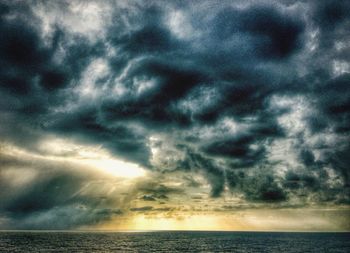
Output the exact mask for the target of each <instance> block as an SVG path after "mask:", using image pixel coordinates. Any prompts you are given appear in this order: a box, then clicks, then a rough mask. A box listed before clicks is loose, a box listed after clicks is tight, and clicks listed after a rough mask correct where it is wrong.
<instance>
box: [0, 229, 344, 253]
mask: <svg viewBox="0 0 350 253" xmlns="http://www.w3.org/2000/svg"><path fill="white" fill-rule="evenodd" d="M0 252H242V253H243V252H244V253H246V252H259V253H263V252H276V253H277V252H278V253H283V252H303V253H307V252H315V253H316V252H317V253H320V252H327V253H329V252H344V253H349V252H350V233H279V232H274V233H270V232H204V231H203V232H180V231H176V232H174V231H172V232H163V231H162V232H12V231H11V232H0Z"/></svg>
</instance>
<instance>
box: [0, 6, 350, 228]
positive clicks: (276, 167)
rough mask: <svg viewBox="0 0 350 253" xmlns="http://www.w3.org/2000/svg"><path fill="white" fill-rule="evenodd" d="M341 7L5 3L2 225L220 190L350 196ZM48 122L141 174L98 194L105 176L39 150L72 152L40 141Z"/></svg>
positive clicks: (127, 208) (271, 200)
mask: <svg viewBox="0 0 350 253" xmlns="http://www.w3.org/2000/svg"><path fill="white" fill-rule="evenodd" d="M349 12H350V4H349V3H348V2H347V1H296V0H295V1H293V0H292V1H282V0H280V1H220V2H217V1H200V2H196V1H171V2H167V3H165V2H163V1H126V2H123V1H115V2H113V1H66V2H65V1H63V2H62V1H50V3H48V2H46V1H3V2H2V3H1V4H0V20H1V21H0V34H2V36H1V37H0V65H1V68H0V98H1V99H0V110H1V111H0V121H1V124H0V137H1V141H2V143H1V145H2V147H3V148H2V149H0V166H1V167H0V183H1V187H2V189H5V190H2V193H1V194H0V200H1V201H0V203H1V204H0V226H1V224H3V226H4V227H6V228H7V227H26V228H72V227H77V226H81V225H89V224H98V223H100V222H102V221H106V220H109V219H112V218H113V217H115V216H122V215H123V214H124V213H125V212H131V213H139V212H149V211H152V212H169V211H170V210H173V209H172V208H173V207H174V206H176V205H175V204H174V203H175V202H176V201H178V200H179V199H180V200H181V198H182V200H183V201H185V202H186V201H187V202H186V203H194V204H195V203H197V202H198V203H199V205H200V203H205V202H206V201H207V197H208V198H209V199H213V201H216V199H218V201H219V200H220V199H222V198H223V196H228V195H229V196H231V197H233V198H235V199H236V200H235V201H236V202H233V203H231V204H233V205H237V206H238V205H242V204H243V205H247V206H248V207H254V205H263V206H270V207H273V208H275V207H285V206H289V207H293V206H295V207H298V208H300V207H309V206H313V205H317V206H318V205H320V206H322V205H331V206H344V205H345V206H346V205H348V204H349V196H350V195H349V186H350V181H349V180H350V178H349V176H350V175H349V173H350V170H349V164H350V160H349V159H350V158H349V157H350V144H349V143H350V142H349V133H350V128H349V126H350V104H349V101H350V86H349V83H350V65H349V59H350V55H349V52H350V50H349V49H350V48H349V44H348V41H349V39H350V35H349V32H348V27H349V25H350V17H349V15H348V13H349ZM52 136H54V137H55V138H56V139H69V140H71V141H72V142H74V143H79V145H82V146H84V145H85V146H94V147H100V148H101V149H103V150H104V151H106V152H108V153H109V154H110V155H111V156H112V157H113V158H115V159H119V160H122V161H125V162H129V163H133V164H136V165H138V166H140V167H142V168H144V169H145V170H146V171H148V172H149V173H150V174H149V176H148V177H147V179H146V178H145V179H144V180H143V181H142V180H141V181H140V182H138V183H136V184H133V185H132V186H130V185H129V186H125V190H116V192H114V194H111V192H113V190H110V191H109V190H107V189H106V190H102V191H101V192H100V196H99V197H97V195H98V194H96V192H95V191H98V190H96V189H97V188H99V187H97V186H96V189H95V188H94V187H92V185H93V182H96V181H99V180H100V181H99V182H108V184H110V185H112V186H113V185H114V183H113V182H112V181H113V180H112V181H111V179H106V178H105V177H104V176H101V175H100V174H98V173H96V172H89V171H90V170H89V169H86V168H83V167H82V166H81V165H77V164H74V162H64V161H61V160H60V162H57V161H56V162H54V161H51V160H50V161H47V160H46V159H48V158H47V157H48V156H52V155H53V154H54V156H55V157H56V158H57V157H60V159H61V158H64V157H72V156H74V157H76V156H77V154H75V153H74V152H76V150H69V152H68V151H67V152H63V151H62V150H61V151H60V152H59V154H58V153H57V152H56V151H55V148H52V145H51V146H50V145H48V146H44V147H43V145H42V143H43V142H44V141H46V140H47V139H48V138H49V137H52ZM45 143H49V142H48V141H46V142H45ZM53 146H54V145H53ZM9 147H14V150H15V149H16V147H17V148H20V149H21V150H22V151H21V152H22V153H21V152H20V154H27V156H23V157H22V156H16V155H14V153H13V152H14V151H13V150H12V151H11V150H10V151H9ZM55 152H56V153H55ZM28 157H30V158H28ZM174 177H175V178H177V179H181V180H180V182H179V183H178V184H171V182H172V181H171V180H172V179H173V178H174ZM112 186H111V188H113V187H114V186H113V187H112ZM131 188H132V190H131V191H130V190H128V189H131ZM113 189H114V188H113ZM84 191H86V192H84ZM123 191H124V192H123ZM125 192H129V195H127V194H126V195H125V194H124V193H125ZM123 194H124V195H123ZM196 194H197V195H196ZM198 194H199V195H198ZM202 197H205V199H202ZM194 200H196V201H197V202H195V201H194ZM135 201H136V202H137V201H139V202H140V203H141V204H142V203H143V204H144V205H143V206H142V205H141V204H140V205H136V206H135V205H133V203H134V204H135ZM153 203H157V205H164V204H166V205H167V206H165V207H160V206H157V205H154V206H152V204H153ZM237 203H239V204H237ZM231 204H230V203H229V205H230V206H231ZM169 206H173V207H169ZM216 207H217V206H216ZM1 217H2V218H1ZM57 217H64V218H62V219H64V222H60V223H56V222H55V221H56V220H57ZM16 221H21V224H24V225H18V223H17V224H16Z"/></svg>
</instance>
